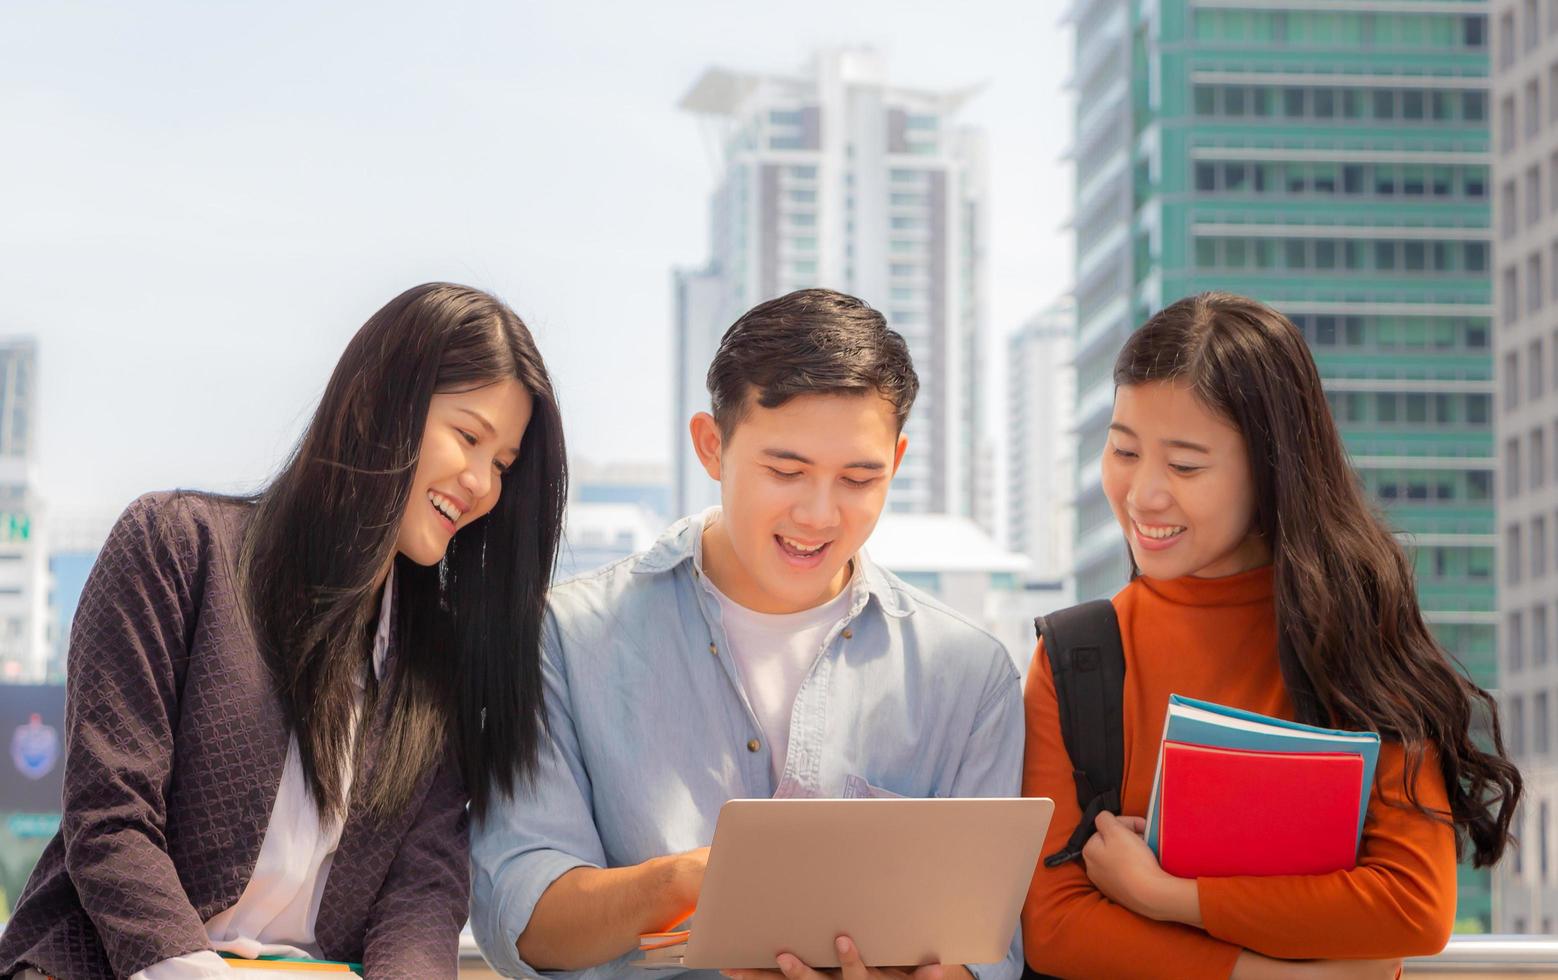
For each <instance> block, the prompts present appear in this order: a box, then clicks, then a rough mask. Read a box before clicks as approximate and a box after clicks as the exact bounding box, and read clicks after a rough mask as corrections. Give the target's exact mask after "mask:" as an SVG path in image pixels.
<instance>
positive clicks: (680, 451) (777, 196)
mask: <svg viewBox="0 0 1558 980" xmlns="http://www.w3.org/2000/svg"><path fill="white" fill-rule="evenodd" d="M971 94H972V90H959V91H951V92H947V91H930V90H924V89H914V88H903V87H898V86H892V85H889V84H888V82H887V73H886V70H885V66H884V63H883V61H882V59H881V58H880V57H879V56H878V55H876V54H875V53H873V52H871V51H867V50H859V49H842V50H828V51H823V52H821V53H819V54H817V55H816V56H815V57H814V58H813V59H812V61H811V63H810V64H809V65H808V66H807V68H806V69H805V70H804V71H803V72H801V73H799V74H795V75H767V74H760V73H755V72H739V71H730V70H726V69H722V68H711V69H709V70H707V71H705V72H704V73H703V76H702V77H701V78H699V79H698V81H697V82H696V83H695V84H694V85H693V87H692V89H691V90H690V91H688V93H687V95H686V96H685V97H684V98H683V99H682V102H681V107H682V108H683V109H685V110H687V111H688V112H691V113H694V114H696V115H698V116H700V117H701V118H702V119H703V120H704V121H705V123H706V127H707V134H708V137H709V139H710V143H711V147H712V149H713V150H714V151H715V153H716V154H717V158H718V167H719V175H718V184H717V186H716V188H715V190H714V193H713V195H712V200H711V207H710V252H711V254H710V258H709V262H708V264H707V266H706V267H705V268H704V269H701V270H697V271H684V272H678V273H677V274H676V280H675V281H676V297H677V310H676V317H675V322H676V329H677V337H676V340H675V348H676V358H677V364H676V375H677V395H676V405H675V413H676V415H675V419H674V420H673V421H674V431H673V436H674V440H675V446H676V449H675V457H674V458H675V459H676V461H677V462H676V474H675V478H676V491H675V501H676V505H677V507H678V509H679V510H681V511H682V512H684V513H685V512H689V511H692V510H696V509H698V508H700V507H702V506H704V505H706V504H709V503H713V502H714V498H715V495H716V493H717V487H716V486H715V485H714V484H713V483H712V481H710V480H709V479H708V477H707V476H705V475H704V473H703V471H702V469H701V468H700V467H698V465H697V460H696V458H694V457H693V455H692V453H691V451H690V448H685V447H686V443H687V440H688V437H687V420H688V419H689V418H690V417H691V416H692V414H693V413H694V412H697V411H700V410H704V409H706V408H707V406H708V394H707V391H706V390H705V389H704V387H703V377H704V373H705V372H706V371H707V369H708V364H709V361H710V359H711V358H712V357H713V354H714V350H715V347H716V346H717V344H718V342H719V338H720V337H721V336H722V335H723V333H724V331H725V329H726V328H727V327H728V326H729V325H730V324H731V323H732V322H733V321H734V320H735V318H736V317H737V316H739V315H740V314H741V313H742V312H743V311H744V310H746V309H748V308H749V307H751V306H754V305H756V304H757V303H759V302H762V301H763V300H767V299H772V298H773V297H775V296H780V295H783V294H784V293H787V292H790V291H791V290H795V289H800V288H804V287H808V286H825V287H829V288H832V289H838V290H841V291H843V292H847V293H851V294H853V295H855V296H859V297H860V298H861V299H863V300H865V301H866V302H868V303H870V304H871V305H872V306H874V307H876V308H877V309H879V310H881V311H882V312H883V313H884V314H885V315H886V317H887V321H888V324H889V325H890V326H891V327H892V328H893V329H895V330H897V331H898V332H900V333H902V334H903V335H904V337H905V338H906V339H907V340H908V342H909V346H910V349H911V351H912V353H913V356H914V366H915V370H916V372H917V373H918V374H919V378H920V394H919V398H918V400H917V401H916V402H915V405H914V411H913V413H912V414H911V416H910V419H909V423H908V426H907V428H906V430H905V431H906V432H907V434H908V436H909V451H908V454H907V455H906V456H905V458H904V462H903V466H902V468H901V469H900V470H899V472H898V476H897V478H896V479H895V480H894V483H893V489H892V493H891V495H890V496H889V498H888V509H889V510H891V511H898V512H907V513H947V514H954V515H958V516H964V517H970V518H972V519H974V520H976V521H979V522H981V523H982V524H984V525H985V526H986V527H988V526H989V525H990V523H991V516H992V515H991V510H992V507H991V506H990V505H991V502H992V500H993V492H992V488H991V487H989V486H987V485H986V484H987V483H988V480H989V475H988V474H989V472H990V469H991V467H990V460H991V456H990V450H989V447H988V445H987V444H986V442H985V440H984V436H983V433H984V425H983V421H984V420H983V417H982V416H983V410H982V408H981V404H980V398H979V393H978V388H979V379H980V377H981V373H982V363H983V356H984V349H983V347H984V344H983V335H984V323H985V316H986V314H985V304H986V301H985V296H986V286H985V252H986V246H985V241H986V237H987V233H986V223H987V212H986V203H985V197H986V189H985V164H984V143H983V138H982V136H981V134H980V133H978V132H976V131H974V130H971V129H968V128H965V127H961V126H958V125H957V122H956V117H957V112H958V110H959V108H960V107H961V106H962V105H963V103H964V102H965V101H966V100H967V98H968V97H969V96H970V95H971Z"/></svg>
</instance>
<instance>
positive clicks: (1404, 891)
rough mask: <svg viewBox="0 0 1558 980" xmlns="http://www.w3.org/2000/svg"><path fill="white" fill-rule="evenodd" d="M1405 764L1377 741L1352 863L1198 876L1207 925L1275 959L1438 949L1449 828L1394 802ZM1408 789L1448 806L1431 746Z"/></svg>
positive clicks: (1450, 904) (1451, 881) (1451, 878)
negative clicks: (1293, 872) (1325, 870)
mask: <svg viewBox="0 0 1558 980" xmlns="http://www.w3.org/2000/svg"><path fill="white" fill-rule="evenodd" d="M1030 738H1031V735H1030ZM1030 745H1031V742H1030ZM1404 767H1405V752H1404V751H1403V749H1402V747H1401V746H1400V745H1399V744H1397V745H1383V746H1381V747H1380V758H1379V770H1380V773H1379V778H1378V779H1376V781H1375V794H1376V796H1375V798H1374V799H1372V800H1370V801H1369V812H1368V815H1367V817H1366V819H1365V822H1364V826H1363V841H1362V846H1361V847H1360V848H1359V855H1358V865H1357V867H1355V868H1353V869H1352V870H1351V871H1337V872H1333V873H1331V874H1326V875H1311V876H1303V877H1274V878H1201V879H1198V880H1197V890H1198V892H1199V894H1200V898H1201V919H1202V922H1203V923H1204V924H1205V927H1206V931H1207V932H1208V933H1210V934H1211V935H1213V936H1216V937H1218V938H1219V939H1222V940H1226V941H1227V942H1230V943H1236V944H1238V945H1240V946H1243V947H1245V948H1247V949H1250V950H1253V951H1255V952H1257V953H1264V954H1265V955H1267V956H1273V957H1278V958H1284V959H1293V958H1299V957H1306V958H1307V957H1317V958H1323V959H1351V958H1358V959H1387V958H1394V957H1398V956H1427V955H1432V954H1434V953H1437V952H1439V951H1440V950H1442V949H1443V948H1444V946H1445V944H1446V943H1447V942H1449V939H1450V931H1451V929H1452V928H1453V927H1454V924H1455V898H1456V894H1455V888H1456V886H1455V833H1454V830H1453V828H1452V827H1451V826H1450V825H1449V824H1447V823H1442V822H1440V821H1437V820H1435V819H1433V818H1432V817H1429V816H1426V815H1424V814H1423V813H1422V812H1420V811H1419V810H1417V809H1416V808H1412V807H1403V806H1399V805H1393V804H1397V803H1400V802H1403V801H1404V798H1405V795H1406V793H1405V787H1406V782H1405V780H1404V774H1403V770H1404ZM1416 788H1417V796H1418V800H1419V802H1421V803H1422V804H1423V805H1424V806H1426V807H1427V808H1428V809H1429V810H1432V811H1438V812H1448V810H1449V804H1448V802H1447V797H1446V794H1445V788H1444V776H1443V773H1442V772H1441V771H1440V769H1439V756H1438V753H1437V752H1436V751H1434V750H1433V749H1432V748H1428V749H1426V750H1425V751H1424V753H1423V762H1422V766H1421V768H1420V769H1419V770H1418V775H1417V787H1416ZM1381 797H1383V799H1381ZM1030 901H1031V899H1030Z"/></svg>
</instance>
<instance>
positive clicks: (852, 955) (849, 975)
mask: <svg viewBox="0 0 1558 980" xmlns="http://www.w3.org/2000/svg"><path fill="white" fill-rule="evenodd" d="M833 948H834V949H835V950H837V951H838V954H839V969H840V970H842V971H843V973H844V980H870V976H871V971H870V969H868V968H867V967H866V964H865V961H864V960H862V959H861V958H860V949H859V948H858V947H857V946H855V941H854V940H852V939H850V938H849V937H848V936H839V937H838V938H837V939H835V940H833Z"/></svg>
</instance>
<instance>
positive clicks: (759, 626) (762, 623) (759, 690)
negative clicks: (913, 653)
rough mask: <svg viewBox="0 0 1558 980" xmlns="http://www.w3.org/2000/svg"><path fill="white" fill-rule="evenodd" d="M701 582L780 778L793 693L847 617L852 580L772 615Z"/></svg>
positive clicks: (792, 704) (710, 584)
mask: <svg viewBox="0 0 1558 980" xmlns="http://www.w3.org/2000/svg"><path fill="white" fill-rule="evenodd" d="M703 581H704V583H705V584H707V585H708V588H709V591H710V592H711V593H712V594H713V595H714V598H715V599H717V600H718V601H719V607H720V621H721V622H722V623H723V624H724V626H725V640H726V643H727V645H728V646H729V649H730V656H731V658H732V659H733V660H734V661H735V664H736V669H737V670H738V671H739V672H740V674H741V686H742V687H743V688H745V689H746V694H747V701H748V702H750V703H751V705H752V711H753V713H754V714H756V715H757V723H758V724H759V725H760V726H762V729H763V735H764V737H765V738H766V739H767V740H768V748H769V763H770V765H771V766H772V767H773V771H774V781H775V782H777V781H778V780H779V776H780V774H781V773H783V772H784V761H785V756H786V755H787V754H788V753H789V750H790V711H791V709H793V708H794V707H795V695H796V694H797V693H799V691H800V689H801V684H802V683H804V682H805V680H806V675H807V674H808V673H810V672H811V665H812V664H814V663H816V662H817V657H818V655H819V654H821V653H822V645H823V643H825V642H826V641H827V639H828V633H829V632H830V631H831V630H832V629H833V627H834V626H836V625H838V623H839V621H840V620H842V619H844V618H846V617H847V616H848V615H849V600H850V594H851V593H850V588H849V584H848V583H847V582H846V583H845V585H844V588H843V589H841V590H840V591H839V594H838V595H836V596H834V597H833V598H832V599H829V600H828V601H827V602H824V603H823V604H822V605H820V606H816V607H814V608H811V609H803V610H802V611H800V612H797V613H785V614H782V615H773V614H770V613H760V612H753V611H752V610H750V609H748V608H747V607H745V606H742V605H739V604H737V603H736V602H735V601H734V600H732V599H731V598H730V597H729V596H727V595H725V594H724V593H723V592H721V591H720V590H719V589H717V588H715V587H714V583H713V582H710V581H709V578H708V576H707V575H705V576H704V577H703Z"/></svg>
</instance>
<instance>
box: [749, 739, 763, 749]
mask: <svg viewBox="0 0 1558 980" xmlns="http://www.w3.org/2000/svg"><path fill="white" fill-rule="evenodd" d="M761 747H762V743H760V742H758V740H757V739H755V738H749V739H747V751H748V752H756V751H757V750H758V749H759V748H761Z"/></svg>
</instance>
